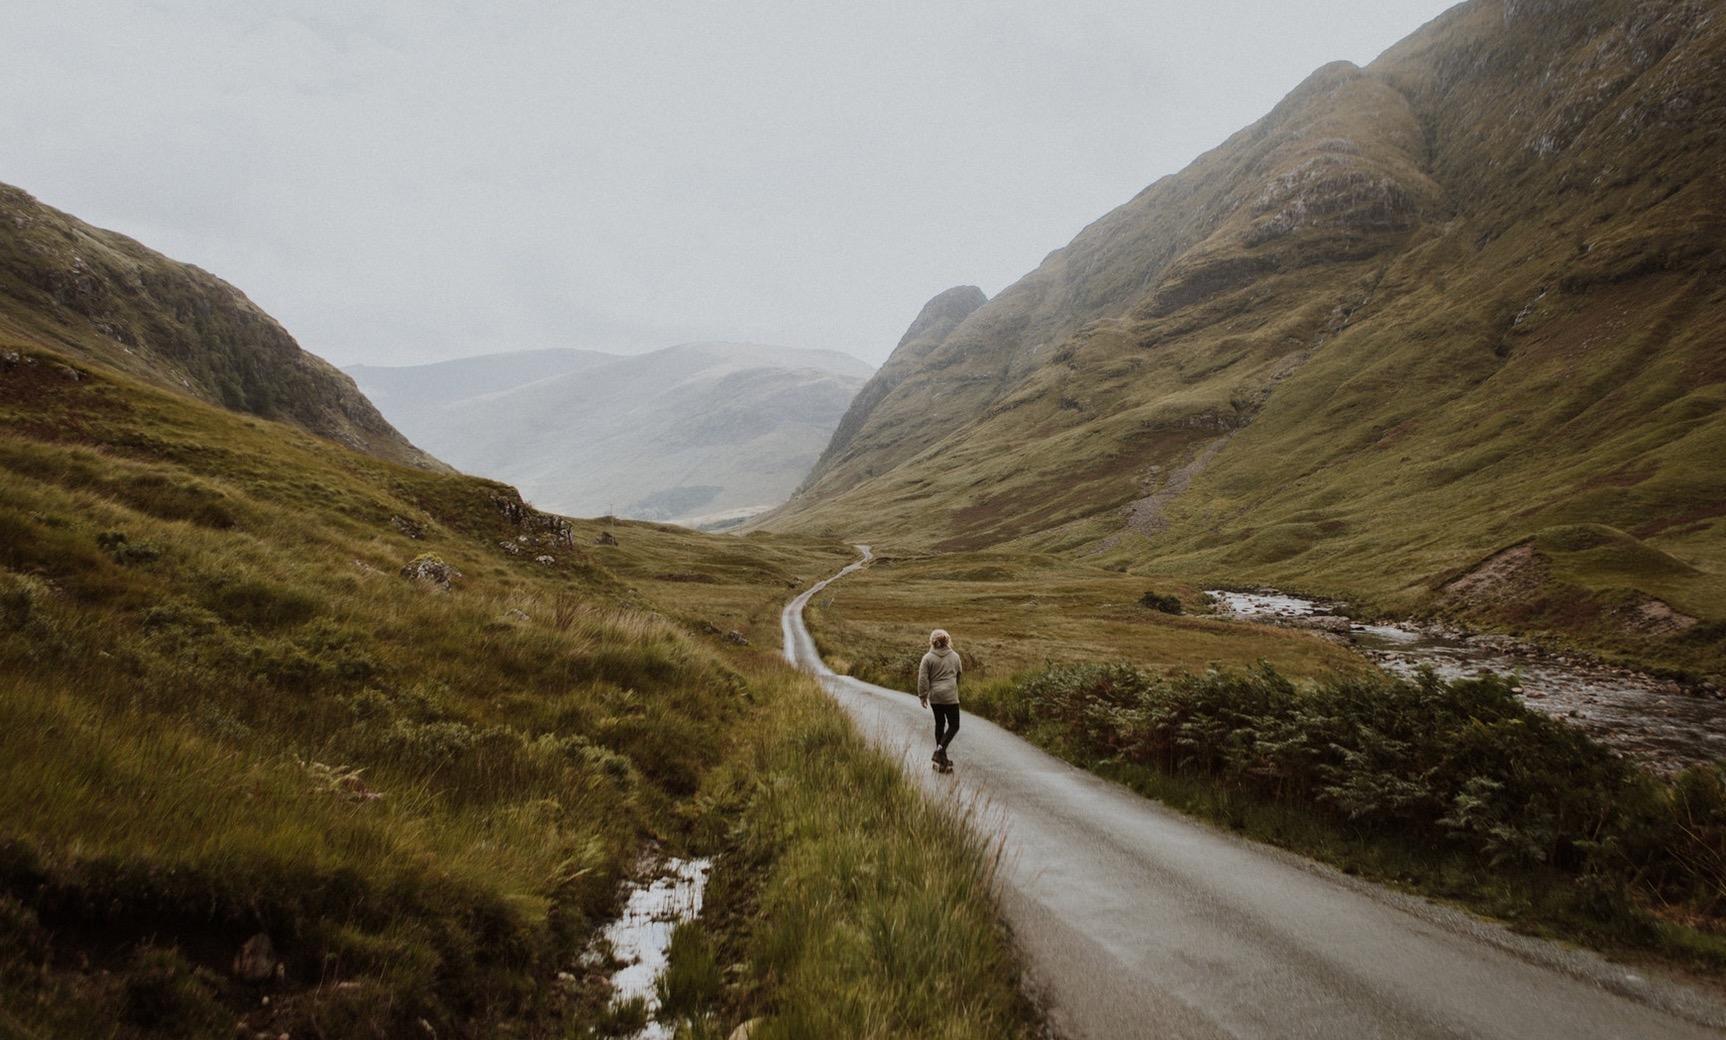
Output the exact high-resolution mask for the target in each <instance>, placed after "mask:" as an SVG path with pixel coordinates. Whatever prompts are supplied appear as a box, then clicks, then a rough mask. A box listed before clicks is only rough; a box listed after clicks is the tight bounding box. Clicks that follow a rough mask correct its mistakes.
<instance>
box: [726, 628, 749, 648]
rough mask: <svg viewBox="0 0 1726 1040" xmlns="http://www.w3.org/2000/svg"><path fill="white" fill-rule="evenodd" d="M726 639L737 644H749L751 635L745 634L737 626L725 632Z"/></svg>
mask: <svg viewBox="0 0 1726 1040" xmlns="http://www.w3.org/2000/svg"><path fill="white" fill-rule="evenodd" d="M725 641H726V642H727V643H734V644H736V645H737V646H748V645H749V637H747V636H745V635H744V634H743V633H742V632H739V631H737V629H735V628H734V629H732V630H731V631H729V632H727V633H725Z"/></svg>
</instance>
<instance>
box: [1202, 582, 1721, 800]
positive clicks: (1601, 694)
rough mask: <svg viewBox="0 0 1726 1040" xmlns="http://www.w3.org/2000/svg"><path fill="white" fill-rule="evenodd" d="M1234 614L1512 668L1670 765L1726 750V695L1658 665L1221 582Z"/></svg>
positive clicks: (1617, 740)
mask: <svg viewBox="0 0 1726 1040" xmlns="http://www.w3.org/2000/svg"><path fill="white" fill-rule="evenodd" d="M1210 596H1211V597H1212V598H1213V599H1215V600H1216V601H1217V606H1218V609H1219V611H1220V612H1221V613H1223V614H1224V615H1226V616H1231V617H1237V618H1244V619H1247V620H1253V621H1269V622H1273V623H1280V624H1288V625H1295V626H1298V627H1303V628H1311V629H1316V630H1319V631H1322V632H1326V633H1329V634H1331V635H1332V636H1333V637H1335V638H1339V639H1343V640H1346V641H1347V642H1348V643H1349V644H1350V645H1352V646H1353V647H1354V648H1355V649H1356V650H1358V651H1360V652H1361V653H1362V654H1364V655H1366V656H1367V657H1368V658H1370V659H1372V660H1373V661H1374V662H1375V663H1377V664H1378V666H1379V667H1381V668H1383V669H1384V670H1385V671H1387V672H1390V673H1392V674H1395V675H1401V676H1412V675H1414V674H1415V672H1416V671H1418V670H1419V669H1421V668H1423V667H1424V668H1431V669H1432V671H1433V672H1434V673H1435V674H1436V675H1438V676H1439V677H1440V678H1444V679H1464V678H1473V677H1477V676H1480V675H1484V674H1487V673H1494V674H1498V675H1503V676H1507V677H1510V678H1512V679H1513V680H1514V681H1515V683H1516V685H1517V688H1518V689H1519V691H1520V692H1521V695H1522V697H1523V701H1524V703H1526V704H1527V705H1528V706H1529V707H1530V708H1533V709H1535V710H1537V711H1541V712H1545V713H1546V714H1548V715H1554V716H1557V717H1559V718H1562V719H1563V720H1565V721H1566V722H1569V723H1572V724H1573V725H1576V726H1578V727H1580V728H1581V729H1583V730H1586V731H1587V732H1588V733H1590V734H1591V735H1593V736H1594V737H1595V738H1597V739H1598V740H1600V741H1601V742H1602V743H1604V744H1606V745H1608V746H1609V747H1612V748H1615V749H1617V750H1618V751H1621V752H1623V753H1624V754H1626V755H1630V756H1633V757H1635V758H1636V759H1638V760H1640V761H1642V762H1643V763H1645V764H1646V765H1648V766H1650V767H1652V768H1654V769H1655V770H1657V771H1660V772H1671V771H1674V770H1677V769H1681V768H1683V767H1684V766H1688V765H1694V764H1697V763H1700V762H1709V761H1713V760H1715V759H1718V758H1726V701H1723V700H1721V699H1720V698H1719V697H1718V696H1710V695H1707V694H1702V693H1696V692H1692V691H1687V690H1685V689H1684V688H1682V687H1680V686H1679V685H1678V684H1676V683H1673V682H1668V681H1666V680H1663V679H1660V678H1657V677H1655V676H1652V675H1647V674H1645V673H1642V672H1637V671H1633V670H1631V669H1628V668H1617V667H1613V666H1611V665H1605V664H1601V663H1598V662H1594V661H1589V660H1586V659H1583V658H1579V657H1571V656H1568V655H1563V654H1553V653H1549V652H1547V651H1544V650H1541V649H1540V648H1538V647H1536V646H1534V645H1533V644H1530V643H1526V642H1523V641H1521V640H1517V639H1512V638H1509V637H1506V636H1491V635H1469V634H1463V633H1459V632H1454V631H1448V630H1445V629H1442V628H1437V627H1431V626H1425V625H1419V624H1416V623H1413V622H1403V623H1399V624H1373V625H1367V624H1361V623H1359V622H1356V621H1353V620H1351V619H1350V618H1349V617H1347V616H1346V615H1344V614H1343V613H1342V612H1341V607H1340V605H1339V604H1334V603H1324V602H1321V601H1316V600H1309V599H1302V598H1301V597H1299V596H1290V595H1287V594H1285V593H1281V592H1275V591H1273V590H1269V589H1263V590H1260V591H1258V592H1229V591H1225V590H1212V591H1211V592H1210Z"/></svg>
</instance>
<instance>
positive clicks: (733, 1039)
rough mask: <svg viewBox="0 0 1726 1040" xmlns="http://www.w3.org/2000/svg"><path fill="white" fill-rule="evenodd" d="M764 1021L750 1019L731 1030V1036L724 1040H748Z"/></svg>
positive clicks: (763, 1019) (762, 1019) (761, 1019)
mask: <svg viewBox="0 0 1726 1040" xmlns="http://www.w3.org/2000/svg"><path fill="white" fill-rule="evenodd" d="M766 1021H767V1020H766V1019H765V1018H752V1019H750V1020H749V1021H747V1022H745V1023H743V1024H742V1025H740V1026H738V1027H737V1028H736V1029H733V1030H732V1031H731V1035H730V1036H728V1037H726V1038H725V1040H749V1038H750V1037H752V1036H754V1035H755V1031H756V1030H757V1029H760V1028H761V1026H762V1024H763V1023H764V1022H766Z"/></svg>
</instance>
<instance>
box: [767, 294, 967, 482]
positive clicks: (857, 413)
mask: <svg viewBox="0 0 1726 1040" xmlns="http://www.w3.org/2000/svg"><path fill="white" fill-rule="evenodd" d="M988 299H989V298H988V297H987V296H984V295H983V290H981V289H979V288H977V287H976V286H974V285H960V286H955V287H954V288H951V289H948V290H947V291H946V292H943V293H940V294H939V295H937V296H936V297H935V298H934V299H932V300H930V301H929V302H928V303H926V304H924V305H923V309H922V311H920V312H918V314H917V320H916V321H913V322H912V323H911V327H910V328H909V329H906V330H905V335H904V336H902V337H900V339H899V345H898V346H896V347H894V348H893V354H892V356H891V357H889V358H888V359H887V364H886V365H884V366H882V368H881V370H880V371H879V372H876V373H875V375H874V376H872V377H870V379H869V381H868V382H867V383H865V384H863V389H862V390H861V391H860V392H859V393H858V394H857V396H856V397H855V398H853V399H852V401H851V406H850V407H849V408H847V409H845V415H844V417H843V418H841V419H840V420H839V425H838V426H837V427H836V428H835V429H834V430H833V439H832V440H831V441H829V442H828V444H827V449H826V450H825V451H823V452H822V453H821V458H820V459H818V460H817V461H816V463H815V468H814V469H812V470H810V472H809V476H808V478H807V479H806V480H805V481H804V482H803V486H802V487H801V488H799V491H800V492H802V491H805V490H808V489H810V488H819V487H820V486H821V483H822V478H823V477H825V476H826V475H827V473H828V472H830V471H831V470H833V469H835V468H836V467H839V466H841V465H843V463H844V462H845V461H846V460H847V459H848V458H849V457H850V456H851V454H852V451H851V449H852V442H853V441H854V440H855V439H856V437H857V434H858V433H859V432H860V431H861V430H862V429H863V427H864V425H865V424H866V423H867V422H868V421H869V420H870V418H871V417H872V416H873V415H874V414H875V409H876V408H877V407H878V406H879V405H880V404H881V401H882V400H883V399H884V398H885V397H886V396H887V395H888V394H890V393H892V391H893V390H894V388H895V387H897V386H898V385H899V384H900V383H902V382H904V381H905V380H906V379H908V378H910V377H911V376H913V375H915V374H917V372H918V371H919V370H920V369H921V368H922V367H923V365H924V363H925V362H926V361H927V360H928V357H929V355H930V354H931V353H933V352H934V350H935V349H936V348H937V347H939V346H940V345H941V344H942V343H944V342H946V340H947V337H948V336H950V335H952V334H953V330H954V329H956V328H958V327H959V324H960V323H961V322H963V321H964V320H965V319H966V318H968V317H970V316H971V314H972V313H973V312H974V311H976V309H977V308H978V307H981V306H983V304H985V303H987V302H988Z"/></svg>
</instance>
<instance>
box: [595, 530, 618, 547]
mask: <svg viewBox="0 0 1726 1040" xmlns="http://www.w3.org/2000/svg"><path fill="white" fill-rule="evenodd" d="M593 544H595V545H616V544H617V538H616V537H615V536H614V535H613V534H612V533H611V532H610V531H601V532H599V537H598V538H595V539H594V540H593Z"/></svg>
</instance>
